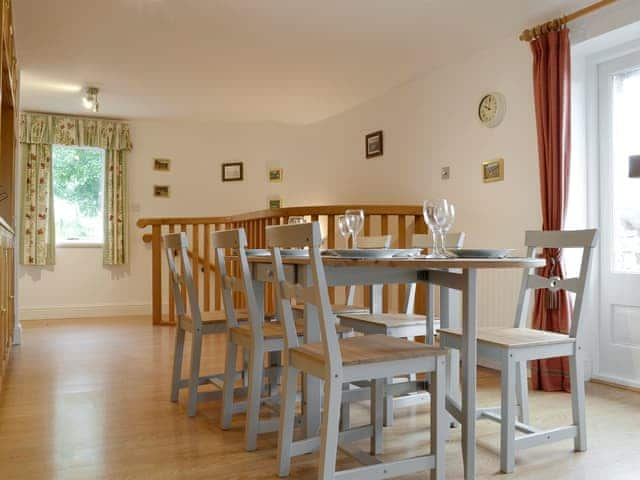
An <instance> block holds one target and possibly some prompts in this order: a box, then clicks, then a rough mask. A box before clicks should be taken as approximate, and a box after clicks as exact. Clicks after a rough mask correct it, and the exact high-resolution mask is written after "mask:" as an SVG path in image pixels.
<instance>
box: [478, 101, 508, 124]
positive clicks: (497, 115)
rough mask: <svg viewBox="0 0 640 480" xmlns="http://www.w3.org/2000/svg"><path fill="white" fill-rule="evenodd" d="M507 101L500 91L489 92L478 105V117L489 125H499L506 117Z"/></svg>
mask: <svg viewBox="0 0 640 480" xmlns="http://www.w3.org/2000/svg"><path fill="white" fill-rule="evenodd" d="M504 112H505V102H504V98H503V97H502V95H500V94H499V93H488V94H487V95H485V96H483V97H482V99H481V100H480V104H479V105H478V118H479V119H480V121H481V122H482V123H483V124H484V125H486V126H487V127H495V126H497V125H498V124H499V123H500V122H501V121H502V118H503V117H504Z"/></svg>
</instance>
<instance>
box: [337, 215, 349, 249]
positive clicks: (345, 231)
mask: <svg viewBox="0 0 640 480" xmlns="http://www.w3.org/2000/svg"><path fill="white" fill-rule="evenodd" d="M338 232H340V235H341V236H342V238H344V241H345V242H346V244H347V245H348V244H349V235H351V232H350V231H349V226H348V225H347V219H346V218H345V216H344V215H338Z"/></svg>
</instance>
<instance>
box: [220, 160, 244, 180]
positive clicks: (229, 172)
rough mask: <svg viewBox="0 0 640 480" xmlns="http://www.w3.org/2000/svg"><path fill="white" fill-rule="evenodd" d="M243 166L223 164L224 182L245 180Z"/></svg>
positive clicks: (239, 164) (239, 163)
mask: <svg viewBox="0 0 640 480" xmlns="http://www.w3.org/2000/svg"><path fill="white" fill-rule="evenodd" d="M243 178H244V173H243V166H242V162H234V163H223V164H222V181H223V182H238V181H240V180H243Z"/></svg>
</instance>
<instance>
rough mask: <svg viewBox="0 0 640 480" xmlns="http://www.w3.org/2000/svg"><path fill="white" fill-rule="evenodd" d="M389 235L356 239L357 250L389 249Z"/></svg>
mask: <svg viewBox="0 0 640 480" xmlns="http://www.w3.org/2000/svg"><path fill="white" fill-rule="evenodd" d="M390 246H391V235H370V236H368V237H358V248H389V247H390Z"/></svg>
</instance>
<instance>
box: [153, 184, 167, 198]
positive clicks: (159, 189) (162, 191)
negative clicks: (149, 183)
mask: <svg viewBox="0 0 640 480" xmlns="http://www.w3.org/2000/svg"><path fill="white" fill-rule="evenodd" d="M153 196H154V197H160V198H169V196H170V192H169V185H154V186H153Z"/></svg>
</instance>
